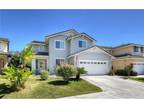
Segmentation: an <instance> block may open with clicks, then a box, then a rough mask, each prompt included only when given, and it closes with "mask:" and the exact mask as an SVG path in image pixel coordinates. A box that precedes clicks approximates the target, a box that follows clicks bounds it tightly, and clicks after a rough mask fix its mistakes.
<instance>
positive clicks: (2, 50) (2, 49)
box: [0, 38, 9, 70]
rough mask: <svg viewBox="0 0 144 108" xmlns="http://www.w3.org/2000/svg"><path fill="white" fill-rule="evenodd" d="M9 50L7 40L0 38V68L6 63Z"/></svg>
mask: <svg viewBox="0 0 144 108" xmlns="http://www.w3.org/2000/svg"><path fill="white" fill-rule="evenodd" d="M8 52H9V40H8V39H6V38H0V70H1V69H2V68H4V67H5V66H6V65H7V61H8Z"/></svg>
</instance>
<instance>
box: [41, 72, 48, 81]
mask: <svg viewBox="0 0 144 108" xmlns="http://www.w3.org/2000/svg"><path fill="white" fill-rule="evenodd" d="M40 77H41V79H42V80H47V79H48V71H46V70H45V71H42V73H41V75H40Z"/></svg>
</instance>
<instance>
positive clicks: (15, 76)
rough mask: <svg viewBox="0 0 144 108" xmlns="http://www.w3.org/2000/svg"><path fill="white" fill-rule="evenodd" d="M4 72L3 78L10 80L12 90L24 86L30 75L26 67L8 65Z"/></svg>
mask: <svg viewBox="0 0 144 108" xmlns="http://www.w3.org/2000/svg"><path fill="white" fill-rule="evenodd" d="M4 74H5V77H4V78H6V79H8V80H9V81H10V83H11V87H12V88H13V89H14V90H20V89H21V88H25V82H26V81H27V79H28V78H29V76H30V75H31V71H29V70H28V69H21V68H15V67H8V68H5V69H4Z"/></svg>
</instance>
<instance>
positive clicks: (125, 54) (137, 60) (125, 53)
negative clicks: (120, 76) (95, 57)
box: [103, 43, 144, 74]
mask: <svg viewBox="0 0 144 108" xmlns="http://www.w3.org/2000/svg"><path fill="white" fill-rule="evenodd" d="M103 48H104V49H105V50H106V51H109V52H110V53H111V54H112V55H113V56H115V57H116V59H114V60H113V63H112V64H113V69H114V71H116V70H118V69H124V68H125V67H126V66H129V65H133V71H135V72H137V73H138V74H144V45H140V44H134V43H130V44H123V45H120V46H117V47H113V48H112V47H103Z"/></svg>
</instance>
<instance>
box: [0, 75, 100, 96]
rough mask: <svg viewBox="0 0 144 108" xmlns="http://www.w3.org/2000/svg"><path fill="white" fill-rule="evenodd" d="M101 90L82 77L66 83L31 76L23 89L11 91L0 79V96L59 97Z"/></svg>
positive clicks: (55, 79) (57, 79)
mask: <svg viewBox="0 0 144 108" xmlns="http://www.w3.org/2000/svg"><path fill="white" fill-rule="evenodd" d="M101 91H102V90H101V88H99V87H97V86H94V85H92V84H90V83H89V82H87V81H85V80H82V79H81V80H80V81H74V80H71V81H70V83H68V84H67V83H65V82H63V80H62V79H61V78H54V77H49V78H48V80H47V81H41V80H40V79H39V77H34V76H31V77H30V79H29V80H28V81H27V82H26V88H25V89H23V90H21V91H19V92H16V91H15V92H13V91H12V90H11V89H10V87H9V85H8V82H7V81H6V80H4V79H0V98H9V99H10V98H61V97H66V96H75V95H81V94H88V93H95V92H101Z"/></svg>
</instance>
